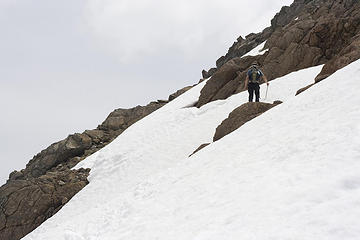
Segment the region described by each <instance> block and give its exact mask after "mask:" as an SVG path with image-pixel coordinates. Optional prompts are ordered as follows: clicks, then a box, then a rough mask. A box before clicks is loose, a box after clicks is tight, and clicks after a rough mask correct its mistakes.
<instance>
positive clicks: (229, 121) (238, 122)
mask: <svg viewBox="0 0 360 240" xmlns="http://www.w3.org/2000/svg"><path fill="white" fill-rule="evenodd" d="M279 103H280V102H277V103H273V104H270V103H262V102H248V103H245V104H243V105H241V106H240V107H238V108H236V109H234V110H233V111H232V112H231V113H230V114H229V117H228V118H226V119H225V120H224V121H222V123H221V124H220V125H219V126H218V127H217V128H216V132H215V135H214V137H213V141H217V140H219V139H221V138H222V137H224V136H226V135H228V134H229V133H231V132H233V131H235V130H236V129H238V128H239V127H241V126H242V125H244V124H245V123H246V122H248V121H250V120H252V119H254V118H256V117H257V116H259V115H260V114H262V113H264V112H266V111H267V110H269V109H271V108H273V107H275V106H276V105H278V104H279Z"/></svg>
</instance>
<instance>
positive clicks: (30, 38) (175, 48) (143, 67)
mask: <svg viewBox="0 0 360 240" xmlns="http://www.w3.org/2000/svg"><path fill="white" fill-rule="evenodd" d="M291 2H292V1H291V0H260V1H253V0H242V1H238V0H182V1H176V0H151V1H150V0H61V1H54V0H0V31H1V38H0V107H1V117H0V137H1V138H0V161H1V162H0V163H1V167H0V185H1V184H2V183H4V182H5V180H6V179H7V177H8V174H9V173H10V172H11V171H13V170H14V169H17V170H20V169H22V168H24V167H25V164H26V163H27V162H28V161H29V160H30V159H31V158H32V157H33V156H34V155H35V154H36V153H38V152H39V151H40V150H42V149H44V148H46V147H47V146H49V145H50V144H51V143H53V142H55V141H59V140H61V139H63V138H65V137H66V136H67V135H68V134H71V133H75V132H82V131H84V130H85V129H93V128H96V126H97V125H98V124H100V123H101V122H102V121H103V120H104V119H105V118H106V116H107V115H108V114H109V113H110V112H111V111H112V110H114V109H116V108H129V107H134V106H136V105H144V104H147V103H148V102H150V101H152V100H157V99H167V97H168V95H169V94H171V93H172V92H174V91H176V90H177V89H180V88H182V87H184V86H187V85H192V84H194V83H197V82H198V81H199V79H200V78H201V70H202V69H209V68H210V67H213V66H215V61H216V59H218V58H219V57H220V56H221V55H224V54H225V53H226V52H227V50H228V48H229V47H230V46H231V45H232V43H233V42H234V41H235V40H236V39H237V38H238V37H239V36H240V35H242V36H245V35H247V34H248V33H251V32H259V31H261V30H262V29H263V28H264V27H267V26H269V25H270V20H271V19H272V17H273V16H274V15H275V13H276V12H278V11H279V10H280V8H281V6H283V5H289V4H291Z"/></svg>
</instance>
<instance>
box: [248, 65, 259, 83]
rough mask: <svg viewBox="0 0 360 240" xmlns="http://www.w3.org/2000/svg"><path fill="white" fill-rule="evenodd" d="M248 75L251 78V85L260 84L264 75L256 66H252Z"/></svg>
mask: <svg viewBox="0 0 360 240" xmlns="http://www.w3.org/2000/svg"><path fill="white" fill-rule="evenodd" d="M247 74H248V76H249V82H251V83H260V77H261V76H262V75H263V74H262V72H261V71H260V70H259V69H258V68H256V67H255V66H252V67H251V68H250V69H249V71H248V73H247Z"/></svg>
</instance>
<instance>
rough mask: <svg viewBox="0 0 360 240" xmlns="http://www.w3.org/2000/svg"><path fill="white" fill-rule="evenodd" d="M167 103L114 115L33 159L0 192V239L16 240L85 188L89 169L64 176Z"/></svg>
mask: <svg viewBox="0 0 360 240" xmlns="http://www.w3.org/2000/svg"><path fill="white" fill-rule="evenodd" d="M166 103H167V101H164V102H152V103H150V104H148V105H147V106H137V107H135V108H131V109H117V110H115V111H113V112H112V113H110V115H109V116H108V117H107V118H106V120H105V121H104V122H103V123H102V124H101V125H99V126H98V128H97V129H94V130H86V131H84V132H83V133H81V134H80V133H76V134H72V135H70V136H68V137H67V138H66V139H64V140H62V141H59V142H57V143H54V144H52V145H51V146H49V147H48V148H47V149H45V150H43V151H41V152H40V153H39V154H37V155H36V156H35V157H34V158H33V159H32V160H30V162H29V163H28V164H27V165H26V168H25V169H23V170H21V171H14V172H12V173H11V174H10V176H9V180H8V181H7V183H6V184H5V185H3V186H2V187H1V188H0V210H1V211H0V239H12V240H15V239H20V238H22V237H23V236H25V235H26V234H27V233H29V232H31V231H32V230H33V229H35V228H36V227H37V226H39V225H40V224H41V223H42V222H44V221H45V220H46V219H47V218H49V217H51V216H52V215H53V214H55V213H56V212H57V211H58V210H59V209H60V208H61V207H62V206H63V205H64V204H66V203H67V202H68V201H69V200H70V199H71V198H72V197H73V196H74V195H75V194H76V193H77V192H79V191H80V190H81V189H82V188H83V187H85V186H86V184H87V183H88V182H87V176H88V174H89V171H90V169H79V170H70V168H72V167H73V166H75V165H76V164H77V163H79V162H80V161H82V160H83V159H84V158H86V157H87V156H89V155H91V154H92V153H94V152H96V151H98V150H99V149H101V148H102V147H104V146H106V145H107V144H108V143H110V142H111V141H112V140H113V139H114V138H116V137H117V136H118V135H119V134H121V133H122V132H123V131H124V130H125V129H126V128H128V127H129V126H131V125H132V124H133V123H135V122H136V121H138V120H140V119H141V118H143V117H145V116H147V115H148V114H150V113H152V112H153V111H155V110H157V109H159V108H160V107H162V106H163V105H164V104H166Z"/></svg>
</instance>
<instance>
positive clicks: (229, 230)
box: [24, 61, 360, 240]
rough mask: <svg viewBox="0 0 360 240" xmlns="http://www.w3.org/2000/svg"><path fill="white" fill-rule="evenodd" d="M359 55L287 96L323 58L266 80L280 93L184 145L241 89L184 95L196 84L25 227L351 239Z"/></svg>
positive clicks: (81, 235) (215, 121) (359, 213)
mask: <svg viewBox="0 0 360 240" xmlns="http://www.w3.org/2000/svg"><path fill="white" fill-rule="evenodd" d="M359 63H360V61H357V62H355V63H353V64H351V65H349V66H347V67H346V68H344V69H342V70H340V71H338V72H336V73H335V74H333V75H332V76H331V77H329V78H328V79H326V80H324V81H322V82H320V83H318V84H317V85H315V86H314V87H312V88H310V89H309V90H307V91H305V92H303V93H301V94H300V95H298V96H297V97H295V96H294V95H295V92H296V91H297V90H298V89H299V88H301V87H304V86H306V85H308V84H309V83H312V82H313V79H314V77H315V76H316V75H317V73H319V71H320V69H321V66H319V67H314V68H310V69H306V70H302V71H298V72H295V73H291V74H289V75H287V76H285V77H282V78H279V79H277V80H275V81H272V82H270V87H269V94H268V99H267V101H272V100H277V99H279V100H282V101H284V103H283V104H281V105H279V106H277V107H275V108H273V109H271V110H270V111H267V112H266V113H264V114H262V115H261V116H259V117H258V118H256V119H254V120H252V121H250V122H248V123H246V124H245V125H243V126H242V127H241V128H239V129H238V130H236V131H234V132H232V133H231V134H229V135H227V136H225V137H224V138H222V139H220V140H219V141H216V142H214V143H212V144H211V145H209V146H208V147H206V148H204V149H203V150H201V151H199V152H198V153H196V154H195V155H193V156H192V157H188V155H189V154H191V153H192V152H193V151H194V150H195V149H196V148H197V147H198V146H199V145H200V144H202V143H205V142H210V141H211V139H212V137H213V134H214V132H215V128H216V127H217V126H218V125H219V124H220V123H221V121H222V120H224V119H225V118H226V117H227V116H228V114H229V113H230V112H231V111H232V110H233V109H234V108H236V107H237V106H239V105H241V104H242V103H244V102H246V99H247V93H246V92H244V93H239V94H236V95H233V96H232V97H230V98H228V99H226V100H221V101H215V102H212V103H209V104H206V105H205V106H203V107H202V108H200V109H197V108H194V107H188V106H190V105H192V104H194V103H195V102H196V100H197V98H198V96H199V93H200V90H201V88H202V87H203V86H204V84H205V82H203V83H201V84H199V85H198V86H196V87H194V88H192V89H191V90H189V91H188V92H186V93H185V94H183V95H181V96H180V97H178V98H177V99H175V100H174V101H172V102H170V103H169V104H167V105H166V106H164V107H163V108H161V109H159V110H158V111H156V112H154V113H152V114H150V115H149V116H147V117H146V118H144V119H143V120H141V121H139V122H137V123H135V124H134V125H132V126H131V127H130V128H128V129H127V130H126V131H125V132H124V133H123V134H121V135H120V136H119V137H118V138H117V139H116V140H114V141H113V142H112V143H111V144H109V145H108V146H106V147H105V148H103V149H102V150H100V151H99V152H97V153H95V154H93V155H92V156H90V157H88V158H87V159H86V160H85V161H84V162H82V163H81V167H91V168H92V171H91V175H90V184H89V185H88V186H86V187H85V188H84V189H83V190H82V191H81V192H80V193H78V194H77V195H76V196H75V197H74V198H72V199H71V200H70V202H69V203H68V204H67V205H66V206H65V207H63V208H62V209H61V210H60V211H59V212H58V213H57V214H56V215H55V216H54V217H52V218H50V219H49V220H47V221H46V222H45V223H44V224H42V225H41V226H40V227H39V228H37V229H36V230H35V231H33V232H32V233H31V234H29V235H28V236H26V237H25V238H24V239H26V240H35V239H36V240H42V239H44V240H45V239H57V240H73V239H74V240H75V239H76V240H98V239H99V240H100V239H102V240H113V239H114V240H115V239H127V240H138V239H139V240H140V239H141V240H144V239H146V240H152V239H158V240H170V239H171V240H180V239H181V240H184V239H193V240H205V239H206V240H209V239H213V240H219V239H226V240H229V239H234V240H235V239H236V240H237V239H243V240H262V239H266V240H270V239H271V240H307V239H309V240H310V239H311V240H314V239H316V240H322V239H324V240H325V239H326V240H329V239H330V240H333V239H342V240H343V239H359V236H360V223H359V217H360V161H359V160H360V146H359V145H360V125H359V122H360V110H359V103H360V94H359V90H360V83H359V81H358V78H355V77H353V76H359V74H360V64H359ZM345 85H346V86H351V87H344V86H345ZM265 89H266V87H262V89H261V90H262V96H263V94H264V90H265Z"/></svg>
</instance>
